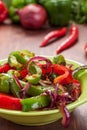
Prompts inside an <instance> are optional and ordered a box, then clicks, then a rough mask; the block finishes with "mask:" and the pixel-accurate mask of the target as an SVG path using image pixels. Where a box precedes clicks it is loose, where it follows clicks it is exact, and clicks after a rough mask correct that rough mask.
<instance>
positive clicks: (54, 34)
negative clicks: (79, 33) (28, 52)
mask: <svg viewBox="0 0 87 130" xmlns="http://www.w3.org/2000/svg"><path fill="white" fill-rule="evenodd" d="M66 30H67V29H66V28H65V27H64V28H62V29H60V30H59V29H58V30H54V31H51V32H49V33H48V34H47V35H46V36H45V37H44V39H43V41H42V43H41V44H40V47H43V46H46V45H48V44H49V42H51V41H52V40H54V39H57V38H60V37H62V36H64V35H65V34H66Z"/></svg>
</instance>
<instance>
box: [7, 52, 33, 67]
mask: <svg viewBox="0 0 87 130" xmlns="http://www.w3.org/2000/svg"><path fill="white" fill-rule="evenodd" d="M33 56H34V53H32V52H30V51H28V50H20V51H14V52H12V53H10V54H9V56H8V63H9V64H10V66H11V67H15V68H16V69H21V68H22V67H23V66H24V65H25V64H26V63H27V61H28V60H29V59H30V58H31V57H33Z"/></svg>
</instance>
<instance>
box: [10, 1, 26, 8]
mask: <svg viewBox="0 0 87 130" xmlns="http://www.w3.org/2000/svg"><path fill="white" fill-rule="evenodd" d="M11 5H12V6H13V7H15V8H22V7H24V5H25V0H12V3H11Z"/></svg>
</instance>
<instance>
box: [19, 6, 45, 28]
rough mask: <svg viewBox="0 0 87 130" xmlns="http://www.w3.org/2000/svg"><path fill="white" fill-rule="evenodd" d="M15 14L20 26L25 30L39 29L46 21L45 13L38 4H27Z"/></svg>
mask: <svg viewBox="0 0 87 130" xmlns="http://www.w3.org/2000/svg"><path fill="white" fill-rule="evenodd" d="M17 13H18V15H19V17H20V22H21V24H22V26H23V27H25V28H27V29H39V28H41V27H42V26H43V25H44V24H45V22H46V20H47V12H46V10H45V9H44V8H43V7H42V6H41V5H39V4H29V5H27V6H25V7H24V8H23V9H21V10H19V11H17Z"/></svg>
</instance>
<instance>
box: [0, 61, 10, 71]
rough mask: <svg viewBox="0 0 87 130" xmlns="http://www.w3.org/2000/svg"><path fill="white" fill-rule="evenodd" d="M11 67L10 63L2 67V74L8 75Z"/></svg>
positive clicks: (0, 68)
mask: <svg viewBox="0 0 87 130" xmlns="http://www.w3.org/2000/svg"><path fill="white" fill-rule="evenodd" d="M10 69H11V67H10V65H9V64H8V63H6V64H4V65H1V66H0V73H6V72H7V71H8V70H10Z"/></svg>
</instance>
